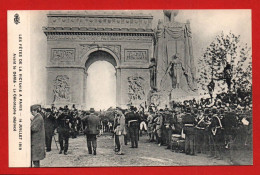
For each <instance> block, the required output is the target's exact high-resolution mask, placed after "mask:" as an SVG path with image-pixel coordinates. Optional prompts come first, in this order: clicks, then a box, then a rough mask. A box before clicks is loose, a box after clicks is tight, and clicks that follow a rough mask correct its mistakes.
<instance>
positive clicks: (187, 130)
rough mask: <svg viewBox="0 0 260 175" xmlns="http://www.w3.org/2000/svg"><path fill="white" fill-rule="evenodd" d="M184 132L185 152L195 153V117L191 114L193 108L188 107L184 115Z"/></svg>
mask: <svg viewBox="0 0 260 175" xmlns="http://www.w3.org/2000/svg"><path fill="white" fill-rule="evenodd" d="M182 123H183V124H184V128H183V132H184V134H185V135H186V136H185V153H186V154H190V155H195V129H194V125H195V117H194V116H193V115H192V114H191V109H190V108H189V107H187V108H186V115H184V116H183V119H182Z"/></svg>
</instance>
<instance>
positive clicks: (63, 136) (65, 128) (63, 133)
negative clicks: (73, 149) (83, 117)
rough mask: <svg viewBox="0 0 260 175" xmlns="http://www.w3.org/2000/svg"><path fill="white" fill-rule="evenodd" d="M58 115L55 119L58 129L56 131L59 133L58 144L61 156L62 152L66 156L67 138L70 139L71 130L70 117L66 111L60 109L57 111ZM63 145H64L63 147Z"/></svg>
mask: <svg viewBox="0 0 260 175" xmlns="http://www.w3.org/2000/svg"><path fill="white" fill-rule="evenodd" d="M59 111H60V114H59V116H58V118H57V123H58V128H57V131H58V133H59V143H60V152H59V154H62V152H63V150H64V154H65V155H67V154H68V153H67V151H68V148H69V137H70V130H71V123H70V122H71V117H70V115H69V111H68V110H65V109H64V110H63V109H62V108H60V109H59ZM63 143H65V144H64V145H63Z"/></svg>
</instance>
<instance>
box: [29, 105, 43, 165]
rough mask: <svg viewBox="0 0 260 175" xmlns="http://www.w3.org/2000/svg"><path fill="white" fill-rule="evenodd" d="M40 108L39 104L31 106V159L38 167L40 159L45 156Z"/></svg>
mask: <svg viewBox="0 0 260 175" xmlns="http://www.w3.org/2000/svg"><path fill="white" fill-rule="evenodd" d="M40 109H41V106H40V105H32V106H31V113H32V115H33V116H32V118H31V161H32V163H33V165H34V167H40V160H42V159H44V158H45V130H44V120H43V117H42V115H41V114H40Z"/></svg>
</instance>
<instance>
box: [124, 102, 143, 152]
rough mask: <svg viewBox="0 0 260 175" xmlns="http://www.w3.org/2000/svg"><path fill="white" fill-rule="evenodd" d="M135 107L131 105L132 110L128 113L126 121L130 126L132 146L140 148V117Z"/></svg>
mask: <svg viewBox="0 0 260 175" xmlns="http://www.w3.org/2000/svg"><path fill="white" fill-rule="evenodd" d="M134 111H135V107H134V106H131V107H130V112H129V113H127V114H126V123H127V125H128V127H129V133H130V139H131V148H138V132H139V122H140V118H139V115H137V114H136V113H135V112H134Z"/></svg>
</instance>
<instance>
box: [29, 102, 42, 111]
mask: <svg viewBox="0 0 260 175" xmlns="http://www.w3.org/2000/svg"><path fill="white" fill-rule="evenodd" d="M40 108H41V105H38V104H36V105H32V106H31V112H32V111H35V110H37V109H40Z"/></svg>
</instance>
